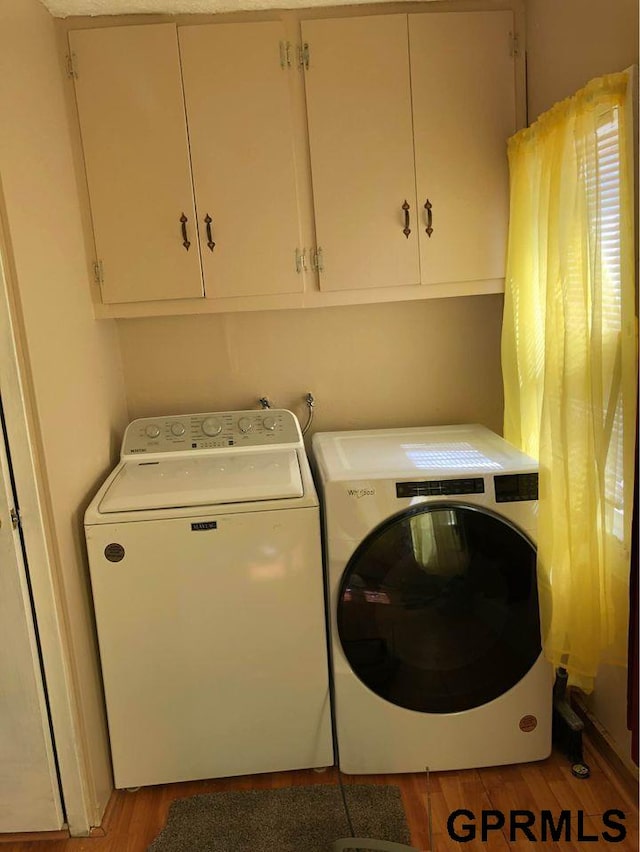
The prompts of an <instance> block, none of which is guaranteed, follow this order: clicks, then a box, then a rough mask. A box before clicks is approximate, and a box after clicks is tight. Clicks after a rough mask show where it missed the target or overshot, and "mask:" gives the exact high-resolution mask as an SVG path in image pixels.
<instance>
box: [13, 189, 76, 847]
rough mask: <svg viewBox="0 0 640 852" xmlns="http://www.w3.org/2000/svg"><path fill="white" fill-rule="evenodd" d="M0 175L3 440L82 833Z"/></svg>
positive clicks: (36, 439)
mask: <svg viewBox="0 0 640 852" xmlns="http://www.w3.org/2000/svg"><path fill="white" fill-rule="evenodd" d="M9 235H10V229H9V226H8V221H7V215H6V208H5V204H4V193H3V191H2V183H1V180H0V388H2V399H3V406H4V415H5V425H6V432H7V441H8V444H9V447H10V451H11V461H12V468H13V474H14V481H15V486H16V490H17V492H18V498H19V505H20V512H21V526H22V533H23V538H24V545H25V550H26V555H27V560H28V565H29V577H30V581H31V587H32V592H33V604H34V609H35V617H36V625H37V632H38V636H39V641H40V648H41V653H42V663H43V668H44V677H45V681H46V682H45V689H46V692H47V695H48V700H49V710H50V717H51V724H52V728H53V739H54V747H55V751H56V755H57V759H58V768H59V773H60V783H61V787H62V789H61V791H60V792H61V797H62V802H63V808H64V812H65V814H66V822H67V826H68V829H69V832H70V833H71V834H72V835H74V836H86V835H88V834H89V832H90V829H91V817H90V814H91V813H92V810H91V807H90V795H89V784H88V771H87V765H86V756H85V755H86V750H85V748H84V740H83V736H82V724H81V718H80V714H79V710H78V708H79V703H78V701H77V700H76V694H77V690H76V687H75V683H74V678H73V667H72V653H71V648H70V644H69V637H68V633H67V630H66V628H65V612H64V605H63V595H62V589H61V584H60V582H59V579H58V573H57V571H56V568H57V565H56V548H55V534H54V530H53V524H52V522H51V517H50V512H49V495H48V483H47V477H46V470H45V467H44V465H43V463H42V458H43V455H42V445H41V441H40V430H39V423H38V418H37V414H36V412H37V408H36V405H35V399H34V393H33V382H32V380H31V374H30V369H29V361H28V357H27V354H26V346H25V334H24V325H23V318H22V312H21V309H20V302H19V298H18V292H19V290H18V283H17V273H16V268H15V263H14V259H13V252H12V249H11V243H10V238H9Z"/></svg>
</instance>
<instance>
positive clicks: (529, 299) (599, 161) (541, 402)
mask: <svg viewBox="0 0 640 852" xmlns="http://www.w3.org/2000/svg"><path fill="white" fill-rule="evenodd" d="M630 85H631V79H630V75H628V74H627V73H626V72H623V73H620V74H611V75H608V76H606V77H601V78H598V79H596V80H592V81H591V83H589V84H588V85H587V86H586V87H585V88H584V89H582V90H580V91H579V92H578V93H577V94H576V95H575V96H573V97H572V98H569V99H567V100H566V101H562V102H561V103H559V104H556V106H554V107H553V108H552V109H551V110H549V112H547V113H545V114H544V115H542V116H541V117H540V118H539V119H538V120H537V121H536V122H535V123H534V124H533V125H532V126H531V127H529V128H526V129H525V130H522V131H521V132H520V133H518V134H516V135H515V136H514V137H512V138H511V139H510V140H509V145H508V156H509V169H510V180H511V209H510V230H509V246H508V257H507V273H506V282H505V308H504V324H503V336H502V368H503V375H504V389H505V417H504V434H505V438H507V440H509V441H511V442H512V443H514V444H516V445H517V446H519V447H521V448H522V449H523V450H525V451H526V452H527V453H529V454H530V455H533V456H534V457H536V458H538V459H539V463H540V505H539V519H538V571H539V586H540V593H541V594H540V598H541V610H542V627H543V643H544V648H545V652H546V655H547V657H548V658H549V659H550V660H551V662H552V663H553V664H554V665H556V666H564V667H565V668H566V669H567V670H568V672H569V683H572V684H575V685H577V686H579V687H580V688H582V689H583V690H585V691H586V692H590V691H591V689H592V688H593V681H594V678H595V675H596V672H597V669H598V665H599V663H600V662H609V663H619V664H624V663H625V661H626V651H627V647H626V646H627V631H626V625H627V618H628V606H629V598H628V581H629V550H630V536H631V507H632V494H633V477H634V467H635V463H634V443H635V409H636V388H637V355H636V330H635V329H636V326H635V280H634V227H633V165H632V163H633V161H632V150H631V143H630V137H631V133H630V122H631V120H632V117H631V115H629V114H628V113H629V112H630V109H629V106H628V103H629V100H630V99H629V98H628V97H627V89H628V87H630Z"/></svg>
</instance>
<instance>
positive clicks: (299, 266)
mask: <svg viewBox="0 0 640 852" xmlns="http://www.w3.org/2000/svg"><path fill="white" fill-rule="evenodd" d="M306 271H307V250H306V248H303V249H302V251H301V250H300V249H296V272H306Z"/></svg>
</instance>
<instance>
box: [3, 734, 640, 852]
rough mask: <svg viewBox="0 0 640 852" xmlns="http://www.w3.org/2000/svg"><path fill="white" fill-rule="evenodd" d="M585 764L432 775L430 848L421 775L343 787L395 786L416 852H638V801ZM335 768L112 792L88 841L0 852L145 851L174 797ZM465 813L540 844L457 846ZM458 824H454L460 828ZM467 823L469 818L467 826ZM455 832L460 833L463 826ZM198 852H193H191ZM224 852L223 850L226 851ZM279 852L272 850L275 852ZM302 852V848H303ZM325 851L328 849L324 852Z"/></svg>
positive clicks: (374, 778) (299, 778)
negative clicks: (561, 826)
mask: <svg viewBox="0 0 640 852" xmlns="http://www.w3.org/2000/svg"><path fill="white" fill-rule="evenodd" d="M585 760H587V762H588V763H589V765H590V767H591V777H590V778H589V779H587V780H579V779H577V778H574V777H573V775H572V774H571V769H570V766H569V763H568V761H567V760H566V758H565V757H564V756H562V755H561V754H557V753H554V754H553V755H552V756H551V757H550V758H549V759H548V760H546V761H542V762H540V763H531V764H520V765H517V766H502V767H496V768H488V769H479V770H466V771H459V772H437V773H435V772H434V773H432V774H431V777H430V780H429V800H430V802H431V817H432V831H433V837H432V842H431V844H430V842H429V830H428V825H429V820H428V817H427V779H426V776H425V775H424V774H407V775H359V776H356V775H351V776H345V775H343V776H342V779H343V783H344V784H396V785H398V786H399V787H400V789H401V791H402V797H403V802H404V807H405V812H406V815H407V821H408V824H409V828H410V830H411V837H412V843H413V845H414V846H415V847H416V848H417V849H421V850H433V852H444V850H453V849H457V850H460V849H463V850H467V852H476V850H490V852H500V850H510V849H513V850H529V852H531V850H536V852H538V850H563V852H570V850H578V852H579V850H585V849H589V850H604V849H610V850H617V852H638V849H639V848H640V846H639V841H638V807H637V795H636V793H635V791H634V790H630V789H629V787H628V785H625V784H624V783H622V782H621V780H620V778H618V776H616V774H615V773H614V772H613V771H612V770H611V769H610V767H609V766H608V764H607V763H606V761H604V760H603V759H602V758H601V757H600V756H599V755H598V754H597V753H596V752H594V750H593V749H592V748H590V746H589V744H588V743H586V744H585ZM337 778H338V774H337V770H336V769H335V768H332V769H328V770H327V771H326V772H322V773H318V772H314V771H313V770H302V771H297V772H279V773H274V774H271V775H255V776H244V777H241V778H228V779H221V780H215V781H198V782H188V783H183V784H166V785H163V786H158V787H148V788H144V789H141V790H139V791H138V792H135V793H127V792H122V791H117V792H116V793H114V795H113V797H112V800H111V803H110V806H109V810H108V812H107V815H106V818H105V822H104V826H103V828H101V829H97V830H96V832H95V836H93V837H90V838H63V837H60V836H59V835H56V836H55V838H53V839H44V838H45V836H43V835H39V836H38V839H37V840H36V839H27V838H16V837H14V838H9V837H6V836H5V837H4V838H3V837H2V836H0V852H8V850H11V852H144V850H146V848H147V846H148V844H149V843H150V842H151V841H152V840H153V838H154V837H155V836H156V835H157V834H158V832H159V831H160V830H161V828H162V827H163V825H164V823H165V820H166V817H167V811H168V809H169V805H170V804H171V802H172V801H173V800H174V799H177V798H182V797H184V796H192V795H195V794H197V793H213V792H218V791H221V790H245V789H251V788H263V787H286V786H293V785H307V784H337ZM458 808H464V809H466V810H469V811H473V812H474V813H475V814H476V815H477V820H478V823H479V821H480V814H481V812H482V810H500V811H503V812H509V811H512V810H514V809H517V810H530V811H532V812H533V813H534V814H535V815H536V824H535V826H534V829H533V830H534V832H535V834H536V836H537V837H538V842H535V843H534V842H532V841H530V840H527V839H526V837H524V836H523V835H522V833H519V834H518V836H517V838H516V839H515V840H510V838H509V831H508V829H504V830H502V831H492V832H491V833H490V834H489V835H488V838H487V840H486V842H482V841H481V839H480V838H479V837H478V838H477V839H475V840H471V841H469V842H466V843H458V842H456V841H454V840H452V839H451V838H450V837H449V836H448V834H447V819H448V817H449V814H450V813H451V812H452V811H454V810H456V809H458ZM612 808H614V809H617V810H620V811H623V812H624V814H625V815H626V819H625V826H626V829H627V836H626V838H625V840H624V841H622V842H618V843H611V842H607V841H605V840H604V839H603V838H602V836H601V835H602V831H603V829H604V830H606V826H603V824H602V815H603V814H604V813H605V811H607V810H609V809H612ZM543 810H548V811H550V812H551V813H552V814H553V816H554V818H555V819H556V820H557V818H558V816H559V815H560V811H562V810H568V811H570V812H571V814H572V822H573V825H572V832H571V838H572V839H571V842H566V840H562V841H559V842H542V841H540V839H539V838H540V834H539V828H538V826H539V823H540V812H541V811H543ZM579 811H581V812H582V813H583V814H584V822H583V836H584V835H587V834H588V835H598V836H599V839H598V840H597V841H586V840H578V839H577V831H578V829H577V815H578V812H579ZM461 822H462V821H460V826H461ZM467 822H468V820H467ZM459 830H462V829H461V827H460V829H459ZM193 852H198V850H195V849H194V850H193ZM225 852H226V850H225ZM274 852H278V850H274ZM301 852H303V850H301ZM328 852H329V850H328Z"/></svg>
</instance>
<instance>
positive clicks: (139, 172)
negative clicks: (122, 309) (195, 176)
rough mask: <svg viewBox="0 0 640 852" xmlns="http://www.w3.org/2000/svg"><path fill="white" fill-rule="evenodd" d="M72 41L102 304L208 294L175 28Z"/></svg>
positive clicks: (93, 34) (97, 32)
mask: <svg viewBox="0 0 640 852" xmlns="http://www.w3.org/2000/svg"><path fill="white" fill-rule="evenodd" d="M69 41H70V45H71V50H72V52H73V53H74V54H75V64H76V68H77V78H76V80H75V87H76V98H77V103H78V115H79V120H80V131H81V135H82V147H83V151H84V161H85V168H86V174H87V184H88V189H89V198H90V204H91V215H92V219H93V229H94V236H95V243H96V253H97V258H98V260H99V261H100V262H101V264H102V269H103V285H102V298H103V301H104V302H137V301H152V300H155V299H181V298H187V297H194V296H202V293H203V288H202V272H201V269H200V258H199V254H198V240H197V235H196V220H195V207H194V203H193V189H192V185H191V168H190V164H189V147H188V141H187V128H186V122H185V115H184V101H183V97H182V84H181V79H180V62H179V56H178V43H177V38H176V28H175V26H174V25H173V24H153V25H145V26H137V27H129V26H127V27H112V28H109V29H93V30H76V31H75V32H71V33H70V34H69ZM183 216H184V217H185V218H186V221H185V222H184V223H183V222H181V218H182V217H183ZM183 225H184V228H185V231H186V234H187V240H186V241H185V242H187V241H188V242H190V243H191V245H190V246H189V247H187V246H186V245H183V241H184V238H183Z"/></svg>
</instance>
